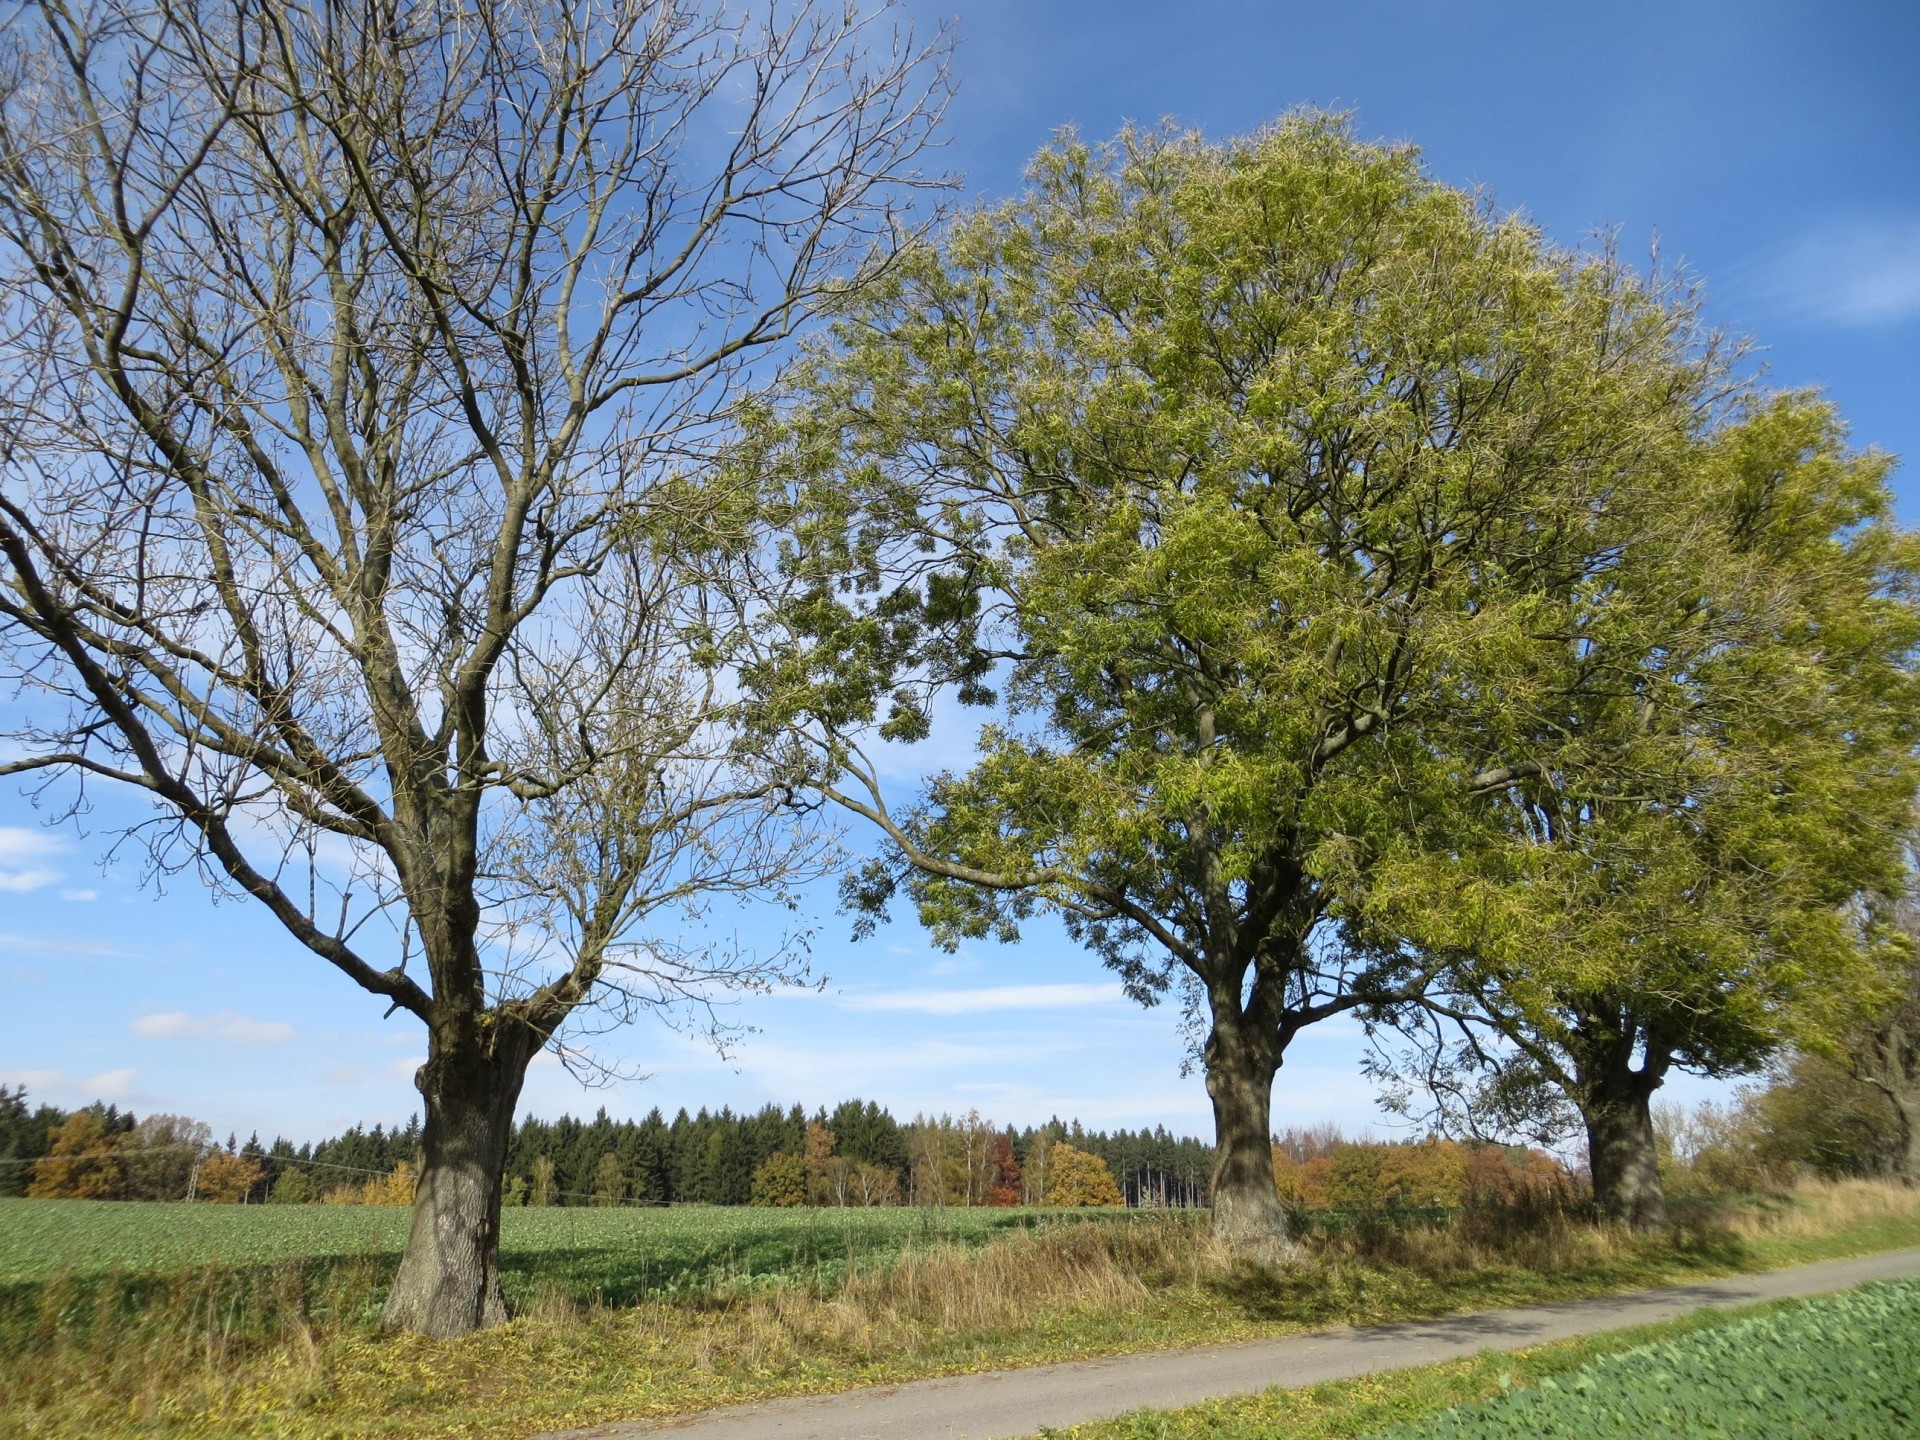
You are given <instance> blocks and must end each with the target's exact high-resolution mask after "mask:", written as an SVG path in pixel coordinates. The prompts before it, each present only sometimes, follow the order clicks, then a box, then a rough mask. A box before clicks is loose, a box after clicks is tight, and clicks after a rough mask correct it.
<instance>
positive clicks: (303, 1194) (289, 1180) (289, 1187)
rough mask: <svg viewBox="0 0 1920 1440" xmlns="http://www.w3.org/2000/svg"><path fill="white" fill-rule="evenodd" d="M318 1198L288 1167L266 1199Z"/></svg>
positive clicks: (305, 1178) (309, 1182)
mask: <svg viewBox="0 0 1920 1440" xmlns="http://www.w3.org/2000/svg"><path fill="white" fill-rule="evenodd" d="M524 1183H525V1182H524V1181H523V1182H522V1184H523V1185H524ZM319 1198H320V1187H319V1186H317V1185H315V1184H314V1183H313V1178H312V1177H311V1176H310V1175H308V1174H307V1172H306V1171H305V1170H302V1169H301V1168H300V1167H299V1166H298V1165H289V1166H287V1168H286V1169H284V1170H282V1171H281V1172H280V1178H279V1179H278V1180H276V1181H274V1182H273V1191H272V1193H271V1194H270V1195H269V1196H268V1197H267V1202H268V1203H269V1204H271V1205H306V1204H309V1203H311V1202H312V1201H315V1200H318V1199H319Z"/></svg>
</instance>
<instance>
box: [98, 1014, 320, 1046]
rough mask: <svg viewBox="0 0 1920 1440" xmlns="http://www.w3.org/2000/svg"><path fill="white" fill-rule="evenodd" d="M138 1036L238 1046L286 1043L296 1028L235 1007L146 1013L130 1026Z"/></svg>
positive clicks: (291, 1037)
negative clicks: (205, 1012) (238, 1011)
mask: <svg viewBox="0 0 1920 1440" xmlns="http://www.w3.org/2000/svg"><path fill="white" fill-rule="evenodd" d="M127 1028H128V1029H129V1030H131V1031H133V1033H134V1034H136V1035H145V1036H147V1037H148V1038H149V1039H158V1040H230V1041H232V1042H234V1043H235V1044H237V1045H284V1044H286V1043H287V1041H289V1040H291V1039H293V1027H292V1026H291V1025H289V1024H287V1023H286V1022H284V1021H281V1020H256V1019H254V1018H253V1017H252V1016H251V1015H237V1014H235V1013H234V1012H233V1011H231V1010H220V1011H216V1012H215V1013H214V1014H212V1015H189V1014H187V1013H186V1012H185V1011H184V1010H173V1011H169V1012H167V1013H165V1014H160V1015H142V1016H141V1017H140V1018H139V1019H138V1020H136V1021H134V1022H133V1023H132V1024H131V1025H129V1026H128V1027H127Z"/></svg>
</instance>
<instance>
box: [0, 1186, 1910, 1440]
mask: <svg viewBox="0 0 1920 1440" xmlns="http://www.w3.org/2000/svg"><path fill="white" fill-rule="evenodd" d="M50 1204H51V1202H23V1203H22V1204H20V1205H8V1206H6V1207H4V1208H0V1233H4V1234H5V1240H4V1242H0V1243H4V1247H5V1248H4V1250H0V1256H4V1257H6V1258H5V1259H4V1260H0V1263H4V1264H5V1265H7V1266H9V1267H10V1269H9V1271H8V1272H7V1273H10V1274H12V1275H13V1276H14V1277H15V1278H13V1279H12V1280H11V1282H10V1283H6V1284H0V1434H6V1435H8V1436H13V1435H19V1436H24V1437H34V1440H42V1437H44V1440H53V1437H69V1436H71V1437H79V1436H86V1437H89V1440H99V1437H118V1436H123V1435H126V1436H134V1435H138V1436H143V1437H144V1436H156V1437H158V1436H165V1437H175V1436H177V1437H182V1440H184V1437H194V1440H199V1437H210V1440H211V1437H227V1436H232V1437H243V1436H244V1437H256V1436H257V1437H267V1436H272V1437H277V1440H306V1437H315V1440H317V1437H322V1436H325V1437H338V1440H361V1437H366V1440H371V1437H376V1436H380V1437H395V1440H400V1437H405V1440H431V1437H440V1436H445V1437H453V1436H460V1437H472V1440H515V1437H525V1436H528V1435H532V1434H536V1433H539V1432H542V1431H548V1430H560V1429H567V1428H572V1427H577V1426H583V1425H589V1424H593V1423H597V1422H600V1421H604V1420H609V1419H624V1418H643V1417H666V1416H671V1415H676V1414H685V1413H688V1412H690V1411H696V1410H701V1409H706V1408H710V1407H712V1406H717V1405H725V1404H730V1403H737V1402H741V1401H748V1400H754V1399H763V1398H770V1397H773V1396H776V1395H794V1394H810V1393H822V1392H826V1391H831V1390H838V1389H844V1388H848V1387H850V1386H856V1385H862V1384H879V1383H889V1382H894V1381H899V1380H905V1379H911V1378H916V1377H921V1376H931V1375H940V1374H955V1373H963V1372H970V1371H979V1370H987V1369H998V1368H1004V1367H1007V1366H1013V1365H1031V1364H1040V1363H1046V1362H1049V1361H1054V1360H1060V1359H1067V1358H1086V1357H1091V1356H1096V1355H1112V1354H1119V1353H1123V1352H1126V1351H1129V1350H1141V1349H1151V1348H1158V1347H1172V1346H1181V1345H1195V1344H1207V1343H1213V1342H1219V1341H1227V1340H1235V1339H1245V1338H1252V1337H1255V1336H1262V1335H1277V1334H1286V1333H1290V1332H1297V1331H1301V1330H1307V1329H1314V1328H1319V1327H1323V1326H1326V1325H1331V1324H1341V1323H1371V1322H1376V1321H1382V1320H1390V1319H1399V1318H1408V1317H1413V1316H1421V1315H1435V1314H1443V1313H1447V1312H1450V1311H1458V1310H1470V1309H1478V1308H1483V1307H1489V1306H1497V1305H1508V1304H1519V1303H1525V1302H1528V1301H1538V1300H1552V1299H1562V1298H1571V1297H1574V1296H1579V1295H1591V1294H1598V1293H1604V1292H1606V1291H1610V1290H1620V1289H1626V1288H1632V1287H1634V1286H1639V1285H1651V1284H1659V1283H1662V1282H1668V1281H1676V1280H1684V1279H1687V1278H1691V1277H1697V1276H1702V1275H1708V1274H1723V1273H1728V1272H1733V1271H1739V1270H1743V1269H1765V1268H1772V1267H1776V1266H1780V1265H1787V1264H1793V1263H1797V1262H1800V1261H1806V1260H1817V1259H1822V1258H1826V1257H1829V1256H1834V1255H1842V1254H1857V1253H1862V1252H1865V1251H1869V1250H1875V1249H1887V1248H1892V1247H1895V1246H1900V1245H1914V1244H1920V1194H1917V1193H1915V1192H1911V1191H1907V1190H1903V1189H1899V1188H1897V1187H1888V1186H1870V1185H1852V1186H1838V1187H1814V1188H1812V1189H1809V1190H1806V1191H1804V1192H1802V1193H1801V1194H1799V1195H1797V1196H1795V1197H1791V1198H1779V1199H1774V1200H1769V1201H1766V1202H1759V1203H1748V1204H1742V1205H1739V1206H1734V1207H1730V1208H1724V1209H1722V1210H1719V1211H1716V1212H1696V1213H1695V1214H1693V1215H1692V1216H1691V1217H1690V1218H1689V1220H1688V1223H1686V1224H1685V1225H1683V1226H1682V1227H1680V1228H1678V1229H1676V1230H1675V1231H1672V1232H1669V1233H1665V1234H1661V1235H1658V1236H1651V1237H1642V1236H1633V1235H1629V1234H1627V1233H1625V1232H1623V1231H1620V1230H1617V1229H1614V1228H1610V1227H1606V1226H1599V1225H1593V1224H1590V1223H1587V1222H1585V1221H1582V1220H1580V1219H1579V1218H1578V1217H1576V1216H1570V1215H1566V1214H1558V1213H1544V1214H1533V1215H1518V1214H1511V1213H1487V1214H1480V1215H1478V1216H1472V1215H1469V1216H1464V1217H1461V1218H1460V1219H1458V1220H1457V1221H1455V1222H1452V1223H1449V1224H1445V1225H1436V1226H1413V1227H1409V1228H1406V1229H1399V1230H1395V1229H1392V1228H1386V1229H1382V1228H1379V1227H1366V1228H1362V1229H1356V1230H1352V1231H1348V1232H1345V1233H1341V1234H1338V1235H1326V1236H1322V1237H1319V1238H1317V1239H1315V1240H1314V1241H1313V1242H1312V1243H1311V1244H1310V1245H1309V1247H1308V1249H1307V1252H1306V1254H1305V1255H1304V1256H1303V1257H1302V1258H1301V1259H1300V1260H1299V1261H1298V1263H1294V1264H1289V1265H1285V1266H1282V1267H1279V1268H1270V1267H1266V1266H1262V1265H1258V1264H1253V1263H1250V1262H1248V1261H1246V1260H1245V1259H1243V1258H1241V1257H1238V1256H1235V1255H1233V1254H1231V1253H1229V1252H1227V1251H1225V1250H1223V1249H1221V1247H1219V1246H1218V1245H1217V1244H1215V1243H1214V1242H1213V1241H1212V1240H1211V1239H1210V1237H1209V1236H1208V1234H1207V1232H1206V1229H1205V1227H1204V1224H1201V1223H1196V1222H1198V1221H1201V1220H1203V1219H1204V1217H1203V1216H1199V1215H1189V1216H1185V1217H1182V1216H1179V1215H1173V1216H1167V1215H1157V1216H1156V1215H1153V1214H1151V1213H1148V1214H1141V1213H1139V1212H1135V1213H1134V1214H1133V1215H1131V1216H1126V1217H1124V1218H1123V1217H1118V1216H1109V1217H1105V1218H1096V1219H1095V1220H1094V1221H1093V1223H1080V1222H1078V1221H1076V1222H1073V1223H1048V1221H1049V1220H1050V1218H1051V1217H1036V1216H1034V1215H1032V1214H1031V1213H1023V1212H1004V1211H1003V1212H981V1211H975V1212H973V1213H971V1214H969V1213H967V1212H965V1211H959V1212H955V1211H951V1210H950V1211H947V1212H944V1214H942V1213H935V1214H933V1215H925V1214H922V1213H920V1212H914V1211H904V1210H895V1211H880V1212H856V1213H854V1214H851V1215H846V1214H842V1213H840V1212H816V1213H814V1214H811V1215H809V1214H806V1213H804V1212H803V1213H791V1212H789V1213H786V1214H775V1213H772V1212H768V1211H744V1210H736V1211H711V1210H685V1211H637V1210H636V1211H619V1210H614V1211H590V1210H581V1211H545V1212H515V1213H513V1214H511V1215H510V1216H509V1217H508V1218H509V1222H510V1224H511V1225H513V1226H514V1227H515V1228H510V1229H509V1230H508V1231H507V1234H506V1249H507V1252H508V1256H509V1259H508V1264H509V1266H510V1274H511V1275H512V1276H513V1277H516V1278H514V1279H513V1281H512V1284H513V1288H514V1289H515V1290H516V1291H517V1292H518V1293H519V1294H520V1296H521V1297H522V1305H521V1318H519V1319H518V1320H516V1321H515V1322H514V1323H513V1324H512V1325H509V1326H505V1327H502V1328H500V1329H496V1330H491V1331H486V1332H482V1333H480V1334H477V1335H473V1336H469V1337H467V1338H465V1339H463V1340H459V1341H450V1342H444V1343H437V1342H431V1341H425V1340H422V1339H420V1338H418V1337H413V1336H392V1337H389V1336H383V1335H380V1334H379V1333H378V1330H377V1327H376V1324H375V1321H376V1319H377V1315H378V1306H379V1302H380V1299H381V1297H382V1294H383V1292H384V1288H385V1285H386V1283H387V1278H388V1276H390V1274H391V1273H392V1251H391V1249H390V1248H387V1247H389V1246H391V1245H392V1244H393V1243H394V1241H393V1240H392V1239H390V1238H388V1237H390V1236H397V1234H398V1227H399V1225H400V1224H401V1223H402V1222H403V1220H404V1212H397V1211H396V1212H386V1213H385V1214H383V1213H381V1212H362V1213H359V1214H351V1213H342V1214H341V1215H340V1217H339V1218H335V1216H334V1215H331V1214H328V1213H327V1212H326V1211H325V1210H324V1209H321V1208H317V1207H316V1208H311V1209H309V1208H306V1207H301V1208H297V1209H296V1208H290V1209H287V1210H284V1211H276V1210H275V1209H274V1208H273V1207H262V1208H261V1209H259V1210H257V1211H252V1212H248V1211H245V1210H240V1209H233V1208H222V1209H221V1210H218V1211H216V1210H215V1207H204V1208H203V1209H199V1210H195V1211H188V1210H186V1209H185V1208H184V1207H182V1208H178V1209H173V1208H163V1207H143V1206H130V1205H111V1204H93V1205H88V1204H85V1203H84V1202H81V1203H80V1207H79V1208H78V1209H76V1208H74V1207H73V1206H70V1205H62V1206H52V1207H51V1208H41V1209H40V1210H39V1211H38V1213H37V1214H36V1213H35V1210H34V1207H36V1206H39V1207H48V1206H50ZM30 1215H32V1216H34V1218H33V1219H31V1220H29V1219H28V1218H27V1217H29V1216H30ZM283 1216H284V1218H282V1217H283ZM196 1226H201V1227H208V1228H202V1229H195V1228H194V1227H196ZM383 1226H392V1227H394V1228H393V1229H391V1230H387V1229H383V1228H381V1227H383ZM34 1227H50V1228H41V1229H39V1231H38V1233H39V1235H40V1236H41V1239H39V1240H36V1239H34ZM306 1227H311V1228H306ZM358 1227H365V1228H358ZM520 1227H525V1228H520ZM649 1227H651V1228H649ZM996 1227H998V1228H996ZM116 1229H117V1230H119V1231H121V1233H120V1234H118V1235H117V1236H115V1235H111V1234H109V1232H110V1231H113V1230H116ZM47 1236H52V1237H55V1238H54V1239H53V1240H52V1241H51V1242H49V1241H47V1239H46V1237H47ZM47 1243H51V1244H53V1245H54V1246H55V1248H56V1250H57V1251H59V1252H60V1253H54V1254H48V1253H47V1252H45V1251H43V1250H42V1249H41V1248H40V1247H41V1246H42V1245H43V1244H47ZM249 1246H251V1247H253V1248H249ZM836 1247H838V1248H837V1249H836ZM322 1251H324V1252H326V1253H324V1254H322V1253H319V1252H322ZM23 1255H30V1256H32V1258H30V1259H23V1258H19V1257H21V1256H23ZM273 1256H278V1257H279V1258H271V1257H273ZM63 1257H64V1258H63ZM849 1257H851V1262H852V1263H848V1260H849ZM182 1262H184V1263H182ZM176 1263H179V1264H180V1268H179V1269H170V1268H168V1267H170V1266H172V1265H174V1264H176ZM49 1267H51V1269H49ZM26 1270H33V1271H35V1272H36V1273H34V1274H26V1273H22V1272H23V1271H26ZM656 1277H658V1278H656ZM782 1277H784V1279H785V1281H786V1282H788V1283H782ZM621 1296H627V1297H631V1298H629V1299H620V1298H617V1297H621ZM1349 1433H1358V1432H1349Z"/></svg>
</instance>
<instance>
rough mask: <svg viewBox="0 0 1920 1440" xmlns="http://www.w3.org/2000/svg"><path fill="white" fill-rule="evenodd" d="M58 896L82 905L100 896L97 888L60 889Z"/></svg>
mask: <svg viewBox="0 0 1920 1440" xmlns="http://www.w3.org/2000/svg"><path fill="white" fill-rule="evenodd" d="M60 898H61V899H62V900H72V901H74V902H76V903H78V904H82V905H84V904H86V903H87V902H88V901H89V900H98V899H99V898H100V892H99V891H98V890H62V891H61V892H60Z"/></svg>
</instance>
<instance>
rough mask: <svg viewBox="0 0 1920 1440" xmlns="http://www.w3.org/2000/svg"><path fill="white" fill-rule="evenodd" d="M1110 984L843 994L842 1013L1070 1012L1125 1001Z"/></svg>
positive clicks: (1116, 986)
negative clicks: (868, 1011) (888, 1011)
mask: <svg viewBox="0 0 1920 1440" xmlns="http://www.w3.org/2000/svg"><path fill="white" fill-rule="evenodd" d="M1126 998H1127V997H1126V993H1125V992H1124V991H1123V990H1121V988H1120V987H1119V985H1117V984H1113V983H1107V984H1098V985H989V986H984V987H982V988H980V989H977V990H887V991H881V992H878V993H875V994H868V995H844V996H842V997H841V998H840V1006H841V1008H842V1009H844V1010H899V1011H906V1012H909V1013H911V1014H915V1015H978V1014H980V1013H982V1012H984V1011H990V1010H1070V1009H1077V1008H1078V1007H1080V1006H1083V1005H1113V1004H1118V1003H1120V1002H1121V1001H1124V1000H1125V999H1126Z"/></svg>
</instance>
